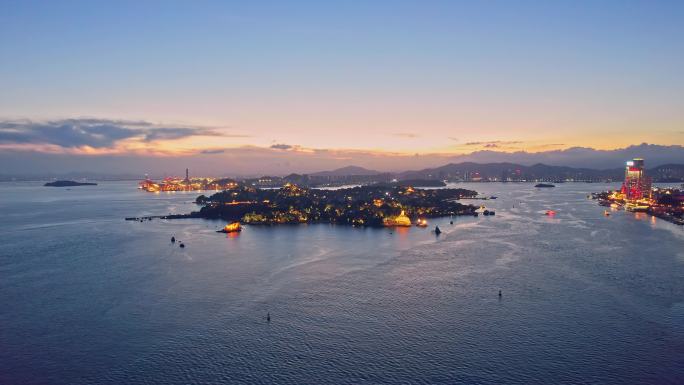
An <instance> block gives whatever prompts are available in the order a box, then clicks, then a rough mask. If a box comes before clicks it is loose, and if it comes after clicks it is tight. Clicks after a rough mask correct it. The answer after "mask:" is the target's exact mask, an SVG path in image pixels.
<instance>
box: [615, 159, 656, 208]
mask: <svg viewBox="0 0 684 385" xmlns="http://www.w3.org/2000/svg"><path fill="white" fill-rule="evenodd" d="M621 193H622V194H623V195H624V197H625V199H626V200H628V201H637V200H641V199H650V198H651V179H650V178H649V177H647V176H646V173H645V170H644V160H643V159H641V158H634V159H632V160H630V161H628V162H627V163H626V166H625V181H624V182H623V183H622V189H621Z"/></svg>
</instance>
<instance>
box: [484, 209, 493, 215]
mask: <svg viewBox="0 0 684 385" xmlns="http://www.w3.org/2000/svg"><path fill="white" fill-rule="evenodd" d="M482 215H484V216H489V215H492V212H491V211H489V210H485V211H483V212H482Z"/></svg>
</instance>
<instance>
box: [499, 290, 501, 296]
mask: <svg viewBox="0 0 684 385" xmlns="http://www.w3.org/2000/svg"><path fill="white" fill-rule="evenodd" d="M499 298H501V290H499Z"/></svg>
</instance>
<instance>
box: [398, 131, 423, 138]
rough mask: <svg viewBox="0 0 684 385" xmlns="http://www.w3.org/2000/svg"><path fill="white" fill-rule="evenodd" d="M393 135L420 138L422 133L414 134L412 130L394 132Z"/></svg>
mask: <svg viewBox="0 0 684 385" xmlns="http://www.w3.org/2000/svg"><path fill="white" fill-rule="evenodd" d="M392 135H393V136H398V137H400V138H409V139H413V138H419V137H420V135H418V134H414V133H411V132H396V133H394V134H392Z"/></svg>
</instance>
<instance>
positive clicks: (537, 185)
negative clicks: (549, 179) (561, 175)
mask: <svg viewBox="0 0 684 385" xmlns="http://www.w3.org/2000/svg"><path fill="white" fill-rule="evenodd" d="M534 187H537V188H545V187H556V186H555V185H552V184H551V183H537V184H536V185H534Z"/></svg>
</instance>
